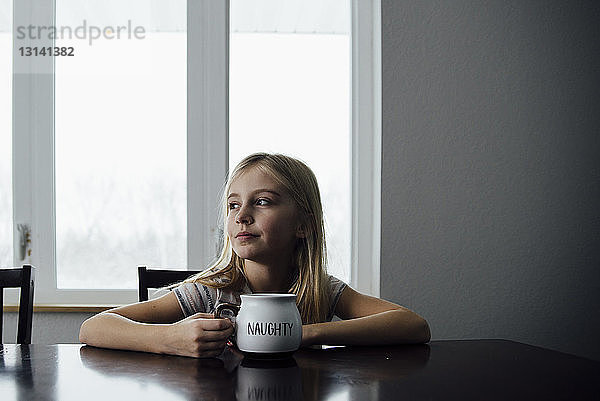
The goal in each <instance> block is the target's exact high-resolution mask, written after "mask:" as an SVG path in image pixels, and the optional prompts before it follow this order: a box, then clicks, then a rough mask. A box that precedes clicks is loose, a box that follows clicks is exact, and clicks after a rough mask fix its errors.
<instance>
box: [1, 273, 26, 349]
mask: <svg viewBox="0 0 600 401" xmlns="http://www.w3.org/2000/svg"><path fill="white" fill-rule="evenodd" d="M34 278H35V268H34V267H33V266H31V265H23V266H22V267H18V268H9V269H0V306H2V308H0V342H3V341H2V333H3V332H2V329H3V327H2V326H3V324H2V323H3V321H4V316H3V312H4V289H5V288H20V289H21V296H20V299H19V323H18V326H17V343H18V344H31V322H32V320H33V292H34V281H35V280H34Z"/></svg>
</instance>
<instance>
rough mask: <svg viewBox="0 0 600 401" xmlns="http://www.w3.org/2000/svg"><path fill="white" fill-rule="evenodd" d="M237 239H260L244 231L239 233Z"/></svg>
mask: <svg viewBox="0 0 600 401" xmlns="http://www.w3.org/2000/svg"><path fill="white" fill-rule="evenodd" d="M235 237H236V238H254V237H258V235H254V234H252V233H249V232H246V231H243V232H241V233H238V235H236V236H235Z"/></svg>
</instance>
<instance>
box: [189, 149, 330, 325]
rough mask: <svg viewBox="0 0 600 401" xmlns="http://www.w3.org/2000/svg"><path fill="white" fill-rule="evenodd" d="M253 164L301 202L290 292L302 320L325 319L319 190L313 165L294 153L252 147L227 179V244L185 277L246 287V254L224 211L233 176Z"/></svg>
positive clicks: (325, 282) (326, 295) (326, 285)
mask: <svg viewBox="0 0 600 401" xmlns="http://www.w3.org/2000/svg"><path fill="white" fill-rule="evenodd" d="M250 168H258V169H259V170H260V171H262V172H264V173H265V174H268V175H270V176H271V177H272V178H273V179H274V180H275V181H277V183H278V184H280V185H282V186H283V188H285V190H286V191H287V193H288V194H289V195H290V197H291V198H292V200H293V201H294V203H295V204H296V207H297V208H298V212H299V215H300V219H301V221H302V226H303V229H304V238H298V244H297V246H296V248H295V251H294V255H293V258H292V263H294V264H295V266H296V268H297V269H296V271H295V272H294V279H293V282H292V285H291V287H290V288H289V289H288V292H289V293H293V294H296V303H297V306H298V310H299V311H300V316H301V317H302V322H303V323H305V324H308V323H318V322H324V321H325V320H326V319H327V315H328V311H329V307H330V304H329V283H328V278H327V274H326V270H327V268H326V260H327V251H326V245H325V229H324V223H323V208H322V205H321V195H320V192H319V186H318V184H317V179H316V177H315V175H314V173H313V172H312V170H311V169H310V168H309V167H308V166H307V165H306V164H304V163H303V162H301V161H300V160H297V159H295V158H293V157H290V156H286V155H282V154H270V153H254V154H251V155H249V156H247V157H246V158H244V159H243V160H242V161H241V162H239V163H238V165H237V166H236V167H235V169H234V170H233V172H232V173H231V175H230V177H229V179H228V180H227V183H226V185H225V188H224V191H223V194H222V200H221V202H222V204H223V206H222V209H221V214H222V218H223V222H222V224H223V249H222V250H221V254H220V255H219V257H218V258H217V259H216V261H215V262H213V263H212V264H211V265H209V267H208V268H207V269H206V270H204V271H203V272H201V273H199V274H196V275H194V276H192V277H190V278H189V279H187V280H186V281H185V282H194V283H200V284H204V285H206V286H210V287H214V288H231V289H232V290H238V291H239V290H241V289H242V288H243V287H244V284H245V283H246V277H245V275H244V259H242V258H241V257H239V256H238V255H237V254H236V253H235V251H234V250H233V248H232V246H231V241H230V239H229V236H228V235H227V227H226V221H227V218H226V216H227V215H228V213H229V208H228V203H227V195H228V193H229V190H230V187H231V184H232V182H233V181H234V180H235V179H236V178H238V177H239V176H240V175H241V174H242V173H243V172H245V171H247V170H248V169H250Z"/></svg>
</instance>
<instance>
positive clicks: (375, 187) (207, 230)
mask: <svg viewBox="0 0 600 401" xmlns="http://www.w3.org/2000/svg"><path fill="white" fill-rule="evenodd" d="M55 6H56V3H55V0H43V1H41V0H19V1H18V2H17V1H15V2H13V216H14V219H13V222H14V224H13V225H14V229H13V235H14V236H13V244H14V246H13V254H14V255H15V256H14V259H15V260H14V264H15V265H20V264H25V263H29V264H33V265H34V266H36V267H37V272H36V294H35V303H36V305H120V304H126V303H131V302H135V301H136V300H137V290H101V289H98V290H70V289H69V290H65V289H58V288H56V230H55V224H56V221H55V192H54V191H55V186H54V175H55V169H54V60H53V59H52V58H50V57H44V58H42V59H43V60H41V61H42V62H44V63H47V64H46V65H43V66H42V71H43V72H44V73H39V72H40V71H39V70H36V69H35V68H36V67H39V64H37V65H34V64H33V62H34V61H35V62H38V63H39V62H40V60H39V58H37V59H35V60H34V58H23V57H21V58H19V57H18V54H17V51H18V46H17V45H16V42H15V38H16V36H15V30H16V29H17V27H18V26H27V25H30V24H34V25H38V26H53V25H55ZM351 10H352V11H351V12H352V18H351V19H352V33H351V37H352V40H351V41H352V60H351V63H352V81H351V85H352V88H351V93H352V105H351V107H352V111H351V113H352V124H351V126H352V133H351V142H352V147H351V148H352V155H351V157H352V195H351V196H352V236H351V238H352V239H351V240H352V250H353V251H352V255H351V263H352V267H351V279H350V284H351V285H352V286H353V287H355V288H357V289H358V290H359V291H362V292H364V293H368V294H371V295H375V296H378V295H379V257H380V255H379V254H380V245H379V242H380V240H379V237H380V180H381V126H380V108H381V106H380V98H381V96H380V86H381V85H380V82H381V79H380V76H381V75H380V66H381V56H380V54H381V52H380V50H379V49H380V45H379V38H380V35H379V32H380V28H379V25H380V16H379V13H380V0H366V1H365V0H351ZM187 35H188V36H187V40H188V46H187V49H188V50H187V57H188V62H187V71H188V72H187V99H188V101H187V156H188V157H187V169H188V177H187V187H188V188H187V212H188V216H187V226H188V232H187V234H188V237H187V238H188V239H187V241H188V246H187V249H188V255H187V258H188V263H187V264H188V266H190V267H189V268H190V269H198V268H201V267H202V266H205V265H206V264H207V263H208V262H209V261H210V259H211V258H212V257H213V256H214V255H215V251H216V250H217V247H218V242H219V241H218V235H219V229H220V228H219V227H217V224H218V222H217V221H216V219H215V215H216V214H217V208H216V205H217V204H218V199H219V195H220V191H221V190H222V186H223V182H224V180H225V178H226V177H227V169H228V167H227V166H228V160H227V157H228V67H229V1H228V0H221V1H214V0H200V1H197V0H188V1H187ZM47 45H48V46H52V43H48V44H47ZM38 46H39V42H38ZM25 71H27V72H33V73H23V72H25ZM215 133H221V135H215ZM17 224H27V225H29V227H30V229H31V245H30V249H31V255H29V256H27V257H26V258H25V259H24V260H17V259H18V257H17V256H16V255H18V244H19V233H18V232H17ZM359 233H360V235H359ZM190 244H194V246H190ZM130 268H131V269H136V266H130ZM6 301H7V303H8V304H16V303H17V294H16V291H13V292H9V291H7V294H6Z"/></svg>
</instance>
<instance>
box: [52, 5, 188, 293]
mask: <svg viewBox="0 0 600 401" xmlns="http://www.w3.org/2000/svg"><path fill="white" fill-rule="evenodd" d="M84 24H85V25H86V26H87V28H88V29H89V35H85V36H88V37H86V38H83V39H81V37H82V36H84V35H79V37H75V35H73V36H71V35H69V34H68V33H67V34H65V37H63V38H61V40H57V43H56V46H58V47H66V48H73V49H75V51H76V52H77V54H76V55H75V56H74V57H57V58H56V67H55V68H56V70H55V82H56V84H55V188H56V189H55V191H56V271H57V287H58V288H64V289H95V288H101V289H109V288H117V289H119V288H130V289H135V288H137V270H136V269H135V266H136V265H138V264H146V265H149V266H170V267H171V268H182V269H184V268H185V267H186V266H187V254H186V248H187V244H186V240H187V235H186V232H187V228H186V225H187V223H186V216H187V214H186V207H187V201H186V50H187V49H186V42H187V40H186V4H185V1H183V0H178V1H169V2H154V3H152V4H148V3H147V2H142V3H140V2H139V1H125V2H108V3H107V2H104V1H102V2H100V1H86V2H81V1H79V0H76V1H74V0H57V2H56V26H57V27H69V28H73V29H74V30H77V29H78V27H82V26H84ZM121 28H124V29H121ZM95 29H98V30H102V32H103V34H102V35H98V34H97V31H95ZM106 32H108V33H109V34H105V33H106ZM94 33H96V35H95V36H99V37H98V38H95V36H94ZM118 33H120V37H117V34H118ZM126 267H128V268H126ZM84 272H85V273H84ZM92 272H93V274H91V273H92ZM82 273H84V274H82Z"/></svg>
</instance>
